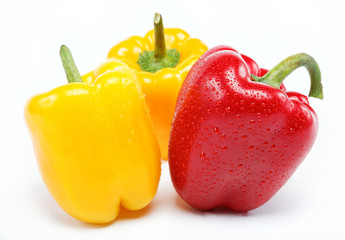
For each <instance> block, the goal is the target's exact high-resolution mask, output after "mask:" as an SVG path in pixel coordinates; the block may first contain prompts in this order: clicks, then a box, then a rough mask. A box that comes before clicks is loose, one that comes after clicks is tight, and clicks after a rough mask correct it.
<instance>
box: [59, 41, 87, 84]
mask: <svg viewBox="0 0 345 240" xmlns="http://www.w3.org/2000/svg"><path fill="white" fill-rule="evenodd" d="M60 58H61V61H62V65H63V68H64V69H65V73H66V77H67V80H68V83H72V82H83V80H82V78H81V76H80V73H79V71H78V68H77V66H76V65H75V62H74V59H73V56H72V54H71V51H70V50H69V49H68V47H66V46H65V45H62V46H61V47H60Z"/></svg>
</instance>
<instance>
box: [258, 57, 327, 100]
mask: <svg viewBox="0 0 345 240" xmlns="http://www.w3.org/2000/svg"><path fill="white" fill-rule="evenodd" d="M299 67H305V68H306V69H307V70H308V72H309V76H310V81H311V86H310V91H309V97H315V98H320V99H323V90H322V89H323V87H322V83H321V72H320V68H319V65H318V64H317V62H316V61H315V59H314V58H313V57H311V56H309V55H308V54H305V53H299V54H295V55H292V56H290V57H288V58H286V59H284V60H283V61H281V62H280V63H279V64H278V65H276V66H275V67H274V68H272V69H271V70H270V71H269V72H267V73H266V74H265V75H264V76H262V77H257V76H254V75H251V77H252V80H254V81H257V82H262V83H265V84H268V85H270V86H273V87H276V88H279V87H280V85H281V83H282V82H283V80H284V79H285V78H286V77H287V76H289V75H290V73H292V72H293V71H294V70H296V69H297V68H299Z"/></svg>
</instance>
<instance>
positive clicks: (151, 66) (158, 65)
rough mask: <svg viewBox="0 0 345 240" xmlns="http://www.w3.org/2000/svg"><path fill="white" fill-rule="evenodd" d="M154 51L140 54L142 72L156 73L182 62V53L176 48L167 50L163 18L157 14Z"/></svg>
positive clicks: (155, 18) (139, 60) (139, 63)
mask: <svg viewBox="0 0 345 240" xmlns="http://www.w3.org/2000/svg"><path fill="white" fill-rule="evenodd" d="M153 23H154V50H152V51H143V52H142V53H140V54H139V58H138V61H137V64H138V65H139V67H140V70H142V71H145V72H150V73H155V72H157V71H159V70H161V69H163V68H174V67H176V66H177V64H178V63H179V61H180V52H178V51H177V50H176V49H175V48H172V49H167V48H166V45H165V35H164V27H163V20H162V16H161V15H160V14H159V13H156V14H155V17H154V20H153Z"/></svg>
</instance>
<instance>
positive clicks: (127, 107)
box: [25, 47, 161, 223]
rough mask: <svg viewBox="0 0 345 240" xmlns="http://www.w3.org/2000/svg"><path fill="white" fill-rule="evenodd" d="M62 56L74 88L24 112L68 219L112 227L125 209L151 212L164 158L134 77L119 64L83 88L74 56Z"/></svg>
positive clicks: (39, 99)
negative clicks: (122, 208) (71, 217)
mask: <svg viewBox="0 0 345 240" xmlns="http://www.w3.org/2000/svg"><path fill="white" fill-rule="evenodd" d="M61 50H62V51H61V55H62V59H63V62H64V67H65V70H66V75H67V77H68V79H69V81H70V82H73V83H69V84H67V85H63V86H61V87H58V88H56V89H53V90H52V91H50V92H48V93H44V94H40V95H37V96H34V97H33V98H31V99H30V100H29V101H28V103H27V105H26V107H25V119H26V122H27V125H28V127H29V131H30V134H31V137H32V141H33V145H34V150H35V154H36V158H37V162H38V166H39V169H40V172H41V175H42V178H43V180H44V182H45V184H46V186H47V187H48V189H49V191H50V193H51V194H52V196H53V197H54V199H55V200H56V201H57V203H58V204H59V205H60V206H61V207H62V208H63V209H64V210H65V211H66V212H67V213H69V214H70V215H71V216H73V217H75V218H77V219H79V220H82V221H85V222H90V223H107V222H111V221H113V220H114V219H115V218H116V216H117V215H118V212H119V207H120V205H122V206H123V207H124V208H127V209H129V210H138V209H141V208H144V207H145V206H146V205H148V204H149V203H150V202H151V200H152V199H153V197H154V196H155V194H156V191H157V187H158V183H159V179H160V172H161V165H160V164H161V162H160V151H159V146H158V143H157V141H156V138H155V135H154V131H153V126H152V122H151V119H150V116H149V113H148V108H147V106H146V104H145V100H144V94H143V93H142V91H141V87H140V83H139V81H138V80H137V78H136V76H135V73H134V72H133V70H131V69H130V68H129V67H128V66H126V65H125V64H123V63H122V64H121V63H119V62H117V63H118V64H117V66H116V67H115V66H114V68H113V70H112V71H107V72H106V73H104V74H101V75H99V76H98V77H97V78H96V79H95V81H94V82H93V83H92V84H88V83H82V82H81V81H82V80H81V77H80V75H79V72H78V71H77V69H76V68H75V66H74V63H73V58H72V57H71V55H70V54H69V51H68V49H67V48H65V47H62V48H61ZM66 59H67V60H66ZM71 59H72V60H71ZM78 76H79V77H78ZM74 81H80V82H74Z"/></svg>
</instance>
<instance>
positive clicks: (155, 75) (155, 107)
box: [83, 14, 207, 159]
mask: <svg viewBox="0 0 345 240" xmlns="http://www.w3.org/2000/svg"><path fill="white" fill-rule="evenodd" d="M154 24H155V25H154V26H155V27H154V30H151V31H149V32H148V33H147V34H146V35H145V36H144V37H140V36H132V37H130V38H128V39H127V40H124V41H122V42H120V43H119V44H117V45H115V46H114V47H113V48H112V49H111V50H110V52H109V54H108V59H109V60H111V59H118V60H120V61H121V62H123V63H126V64H127V65H128V66H129V67H130V68H132V69H134V70H135V71H136V74H137V77H138V79H139V81H140V83H141V87H142V91H143V92H144V94H145V98H146V103H147V105H148V106H149V109H150V115H151V118H152V121H153V125H154V128H155V132H156V136H157V138H158V142H159V145H160V148H161V153H162V157H163V158H164V159H166V158H167V152H168V142H169V134H170V124H171V122H172V119H173V116H174V111H175V102H176V99H177V95H178V93H179V90H180V87H181V85H182V82H183V80H184V79H185V77H186V75H187V74H188V72H189V70H190V68H191V67H192V65H193V64H194V62H195V61H196V60H197V59H198V58H199V57H200V56H201V55H202V54H203V53H204V52H205V51H206V50H207V46H206V45H205V44H204V43H203V42H202V41H201V40H199V39H196V38H191V37H190V36H189V34H188V33H187V32H185V31H184V30H182V29H178V28H166V29H163V23H162V19H161V16H160V14H156V16H155V20H154ZM111 61H112V60H111ZM113 64H114V63H113V62H111V63H109V62H106V63H105V64H103V65H101V66H100V67H99V68H97V69H96V70H95V71H92V72H89V73H88V74H86V75H84V76H83V81H85V82H92V81H93V80H94V79H95V78H97V76H98V75H99V74H102V73H103V72H105V71H107V70H111V69H112V68H113ZM115 65H116V64H115Z"/></svg>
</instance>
